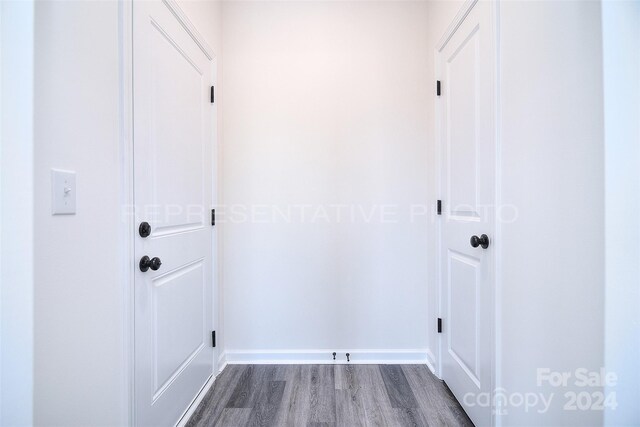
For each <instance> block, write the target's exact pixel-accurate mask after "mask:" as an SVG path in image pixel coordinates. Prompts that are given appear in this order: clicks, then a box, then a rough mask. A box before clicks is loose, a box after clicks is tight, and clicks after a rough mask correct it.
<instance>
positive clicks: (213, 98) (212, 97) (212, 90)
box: [211, 86, 215, 104]
mask: <svg viewBox="0 0 640 427" xmlns="http://www.w3.org/2000/svg"><path fill="white" fill-rule="evenodd" d="M214 100H215V89H214V88H213V86H211V103H212V104H213V102H214Z"/></svg>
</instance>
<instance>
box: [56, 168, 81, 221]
mask: <svg viewBox="0 0 640 427" xmlns="http://www.w3.org/2000/svg"><path fill="white" fill-rule="evenodd" d="M51 184H52V185H51V191H52V195H51V196H52V199H51V207H52V214H53V215H73V214H75V213H76V173H75V172H70V171H62V170H57V169H51Z"/></svg>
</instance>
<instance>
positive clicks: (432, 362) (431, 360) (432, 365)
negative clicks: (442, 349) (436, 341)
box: [427, 349, 440, 378]
mask: <svg viewBox="0 0 640 427" xmlns="http://www.w3.org/2000/svg"><path fill="white" fill-rule="evenodd" d="M427 366H428V367H429V369H430V370H431V373H432V374H433V375H435V376H436V377H438V378H440V377H439V376H438V374H437V373H436V357H435V356H434V355H433V352H432V351H431V350H430V349H427Z"/></svg>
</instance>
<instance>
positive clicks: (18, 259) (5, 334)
mask: <svg viewBox="0 0 640 427" xmlns="http://www.w3.org/2000/svg"><path fill="white" fill-rule="evenodd" d="M0 51H1V67H0V72H1V78H0V99H1V104H0V111H1V113H2V114H1V118H2V119H1V121H0V128H1V132H0V165H1V166H0V185H1V189H0V236H1V237H0V425H3V426H28V425H31V424H32V423H33V416H32V409H33V261H34V258H33V73H32V70H33V2H31V1H20V2H18V1H2V2H0Z"/></svg>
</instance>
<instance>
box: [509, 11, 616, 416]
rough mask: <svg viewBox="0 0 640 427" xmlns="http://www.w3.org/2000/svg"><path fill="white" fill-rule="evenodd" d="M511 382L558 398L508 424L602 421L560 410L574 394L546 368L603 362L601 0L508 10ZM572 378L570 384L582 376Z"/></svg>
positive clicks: (517, 411) (512, 411) (516, 412)
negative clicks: (540, 379) (539, 379)
mask: <svg viewBox="0 0 640 427" xmlns="http://www.w3.org/2000/svg"><path fill="white" fill-rule="evenodd" d="M500 13H501V17H500V38H501V46H500V55H501V70H500V72H501V111H502V114H501V120H502V125H501V144H502V153H501V154H502V174H503V175H502V202H503V203H504V204H506V205H513V206H515V207H516V208H517V209H518V218H517V220H516V221H515V222H513V223H508V224H503V225H502V231H503V233H502V239H501V240H502V241H501V243H502V256H503V259H502V287H501V293H502V303H501V306H500V309H501V311H502V323H501V331H502V346H501V349H500V351H501V354H502V363H501V371H502V372H501V375H502V384H501V385H502V387H504V388H505V389H506V390H507V391H508V392H537V393H545V394H547V395H549V394H550V393H555V398H554V401H553V403H552V407H551V409H550V410H549V411H548V412H547V413H544V414H539V413H537V412H534V411H530V412H525V410H524V409H523V408H522V407H521V408H508V414H507V415H506V416H505V417H504V422H505V425H525V424H526V425H581V426H586V425H598V424H601V423H602V411H563V410H562V407H563V404H564V402H566V399H565V398H564V396H563V394H564V393H565V392H566V391H568V390H572V389H573V390H574V391H588V392H595V391H602V388H601V387H594V388H592V389H590V388H586V389H585V388H575V387H568V388H553V387H549V386H541V387H538V386H537V385H536V372H537V369H538V368H550V369H552V370H554V371H569V372H572V373H573V372H574V371H575V369H576V368H587V369H589V370H595V371H597V370H598V369H600V367H602V366H603V363H604V354H603V348H604V341H603V336H604V335H603V334H604V313H603V309H604V305H603V298H604V227H603V224H604V162H603V156H604V145H603V98H602V65H601V64H602V43H601V24H600V4H599V3H598V2H558V1H530V2H529V1H526V2H510V1H506V2H502V3H501V9H500ZM574 380H575V376H573V377H572V380H571V382H570V384H571V383H573V381H574Z"/></svg>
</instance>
